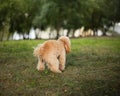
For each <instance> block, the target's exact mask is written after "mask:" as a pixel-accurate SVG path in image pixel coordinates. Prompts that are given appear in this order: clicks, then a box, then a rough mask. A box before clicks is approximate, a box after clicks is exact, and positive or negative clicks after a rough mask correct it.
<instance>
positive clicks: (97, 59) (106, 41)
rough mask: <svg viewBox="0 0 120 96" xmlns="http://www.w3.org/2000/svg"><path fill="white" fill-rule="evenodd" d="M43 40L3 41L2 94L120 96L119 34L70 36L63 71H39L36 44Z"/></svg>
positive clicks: (0, 47) (0, 50)
mask: <svg viewBox="0 0 120 96" xmlns="http://www.w3.org/2000/svg"><path fill="white" fill-rule="evenodd" d="M44 41H45V40H25V41H24V40H21V41H4V42H0V96H119V95H120V37H89V38H78V39H71V45H72V46H71V47H72V51H71V53H69V54H68V55H67V61H66V69H65V71H64V72H63V73H62V74H56V73H52V72H51V71H49V70H48V69H47V68H46V70H45V71H43V72H38V71H37V70H36V66H37V58H35V57H34V56H33V47H35V46H36V45H37V44H39V43H42V42H44Z"/></svg>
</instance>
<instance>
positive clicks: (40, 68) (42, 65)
mask: <svg viewBox="0 0 120 96" xmlns="http://www.w3.org/2000/svg"><path fill="white" fill-rule="evenodd" d="M44 69H45V65H44V61H43V59H42V58H40V57H38V65H37V70H38V71H43V70H44Z"/></svg>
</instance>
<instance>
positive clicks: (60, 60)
mask: <svg viewBox="0 0 120 96" xmlns="http://www.w3.org/2000/svg"><path fill="white" fill-rule="evenodd" d="M58 59H59V62H60V64H59V69H60V70H61V71H63V70H64V69H65V61H66V56H65V53H63V54H61V55H60V56H59V58H58Z"/></svg>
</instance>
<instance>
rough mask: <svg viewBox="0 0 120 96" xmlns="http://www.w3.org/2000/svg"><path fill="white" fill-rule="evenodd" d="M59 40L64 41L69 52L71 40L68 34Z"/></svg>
mask: <svg viewBox="0 0 120 96" xmlns="http://www.w3.org/2000/svg"><path fill="white" fill-rule="evenodd" d="M58 40H60V41H62V42H63V43H64V47H65V50H66V52H67V53H69V52H70V51H71V42H70V39H69V38H68V37H67V36H61V37H60V38H59V39H58Z"/></svg>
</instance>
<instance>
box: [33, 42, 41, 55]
mask: <svg viewBox="0 0 120 96" xmlns="http://www.w3.org/2000/svg"><path fill="white" fill-rule="evenodd" d="M41 46H42V44H39V45H38V46H37V47H36V48H34V51H33V55H34V56H35V57H38V56H40V49H41Z"/></svg>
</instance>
